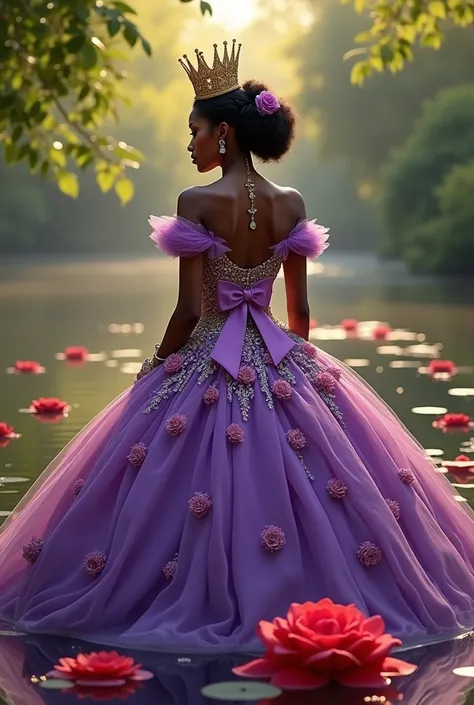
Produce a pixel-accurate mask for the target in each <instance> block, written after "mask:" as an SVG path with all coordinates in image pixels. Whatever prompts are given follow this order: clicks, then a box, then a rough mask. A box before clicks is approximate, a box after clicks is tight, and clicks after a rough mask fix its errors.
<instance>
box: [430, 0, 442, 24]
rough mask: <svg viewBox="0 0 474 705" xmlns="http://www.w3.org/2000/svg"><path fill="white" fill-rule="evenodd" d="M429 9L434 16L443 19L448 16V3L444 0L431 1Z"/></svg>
mask: <svg viewBox="0 0 474 705" xmlns="http://www.w3.org/2000/svg"><path fill="white" fill-rule="evenodd" d="M428 11H429V12H430V13H431V14H432V15H433V17H439V19H441V20H444V18H445V17H446V5H445V4H444V2H442V0H437V1H436V2H430V3H429V4H428Z"/></svg>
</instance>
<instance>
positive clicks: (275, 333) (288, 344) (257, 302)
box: [211, 279, 295, 379]
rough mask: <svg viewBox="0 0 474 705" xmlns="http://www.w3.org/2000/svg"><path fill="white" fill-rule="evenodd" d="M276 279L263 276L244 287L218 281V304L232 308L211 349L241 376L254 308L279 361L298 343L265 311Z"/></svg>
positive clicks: (276, 361)
mask: <svg viewBox="0 0 474 705" xmlns="http://www.w3.org/2000/svg"><path fill="white" fill-rule="evenodd" d="M272 288H273V279H261V280H260V281H258V282H256V283H255V284H252V285H251V286H249V287H248V288H246V289H244V288H243V287H241V286H239V285H238V284H234V282H229V281H223V280H219V281H218V282H217V289H216V294H217V308H218V310H219V311H222V312H227V311H230V313H229V317H228V318H227V321H226V322H225V324H224V327H223V329H222V331H221V334H220V336H219V338H218V339H217V342H216V344H215V346H214V350H213V351H212V353H211V357H212V359H213V360H215V361H216V362H218V363H219V364H220V365H222V367H224V368H225V369H226V370H227V372H229V374H231V375H232V377H233V378H234V379H237V376H238V374H239V368H240V360H241V357H242V347H243V344H244V337H245V329H246V326H247V315H248V313H249V312H250V313H251V315H252V318H253V320H254V321H255V324H256V326H257V328H258V330H259V331H260V334H261V336H262V338H263V340H264V341H265V344H266V346H267V348H268V351H269V353H270V355H271V357H272V360H273V362H274V363H275V365H278V363H280V362H281V361H282V360H283V358H284V357H285V355H287V354H288V353H289V352H290V350H291V349H292V348H293V347H294V345H295V342H294V341H293V340H292V339H291V338H290V337H289V336H288V335H287V334H286V333H285V331H283V330H282V329H281V328H279V327H278V326H277V324H276V323H275V322H274V321H272V319H271V318H270V317H269V316H267V314H266V313H265V312H264V311H262V309H263V308H266V307H267V306H269V304H270V300H271V297H272Z"/></svg>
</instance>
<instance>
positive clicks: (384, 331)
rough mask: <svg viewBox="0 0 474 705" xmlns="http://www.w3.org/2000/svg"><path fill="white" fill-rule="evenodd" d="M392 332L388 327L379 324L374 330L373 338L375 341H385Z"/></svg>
mask: <svg viewBox="0 0 474 705" xmlns="http://www.w3.org/2000/svg"><path fill="white" fill-rule="evenodd" d="M391 331H392V329H391V328H390V326H387V325H384V324H382V323H381V324H380V325H378V326H375V328H374V338H375V340H385V338H386V337H387V335H388V334H389V333H390V332H391Z"/></svg>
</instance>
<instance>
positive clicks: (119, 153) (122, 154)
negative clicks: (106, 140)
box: [113, 142, 145, 162]
mask: <svg viewBox="0 0 474 705" xmlns="http://www.w3.org/2000/svg"><path fill="white" fill-rule="evenodd" d="M113 155H114V156H115V157H118V158H119V159H131V160H134V161H137V162H141V161H143V160H144V159H145V155H144V154H143V153H142V152H140V150H139V149H136V147H130V145H128V144H127V145H124V143H123V142H121V143H120V144H119V145H117V146H116V147H114V150H113Z"/></svg>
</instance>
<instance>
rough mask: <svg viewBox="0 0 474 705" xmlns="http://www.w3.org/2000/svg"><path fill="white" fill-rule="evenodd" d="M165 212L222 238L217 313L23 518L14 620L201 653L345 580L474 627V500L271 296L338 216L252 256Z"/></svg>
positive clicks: (16, 530)
mask: <svg viewBox="0 0 474 705" xmlns="http://www.w3.org/2000/svg"><path fill="white" fill-rule="evenodd" d="M151 224H152V226H153V229H154V233H153V235H152V239H153V240H154V241H155V243H156V244H157V245H158V247H160V248H161V249H162V250H163V251H165V252H166V253H168V254H170V255H173V256H192V255H194V254H196V253H198V252H206V255H207V256H206V261H205V269H204V284H203V294H202V316H201V319H200V321H199V323H198V325H197V327H196V329H195V331H194V333H193V335H192V336H191V338H190V340H189V342H188V343H187V344H186V345H185V346H184V347H183V348H182V349H181V350H180V351H179V352H178V353H176V354H174V355H170V356H169V358H168V359H167V361H166V363H165V364H164V365H162V366H160V367H158V368H156V369H154V370H151V371H149V372H148V374H143V376H142V377H141V379H139V380H138V381H137V382H136V383H135V384H134V385H133V386H132V387H131V388H130V389H129V390H127V391H126V392H124V393H123V394H122V395H120V396H119V397H118V398H117V399H116V400H115V401H113V402H112V403H111V404H110V406H108V407H107V408H106V409H105V410H104V411H103V412H102V413H101V414H100V415H99V416H98V417H97V418H95V419H94V420H93V421H92V422H91V423H90V424H89V425H88V426H86V427H85V428H84V429H83V430H82V431H81V432H80V433H79V434H78V435H77V436H76V438H75V439H74V440H73V441H71V443H69V445H68V446H67V447H66V448H65V449H64V450H63V451H62V452H61V453H60V455H59V456H58V457H57V458H56V459H55V460H54V461H53V463H52V464H51V465H50V466H49V467H48V468H47V469H46V470H45V471H44V473H43V474H42V475H41V477H40V478H39V479H38V481H37V482H36V483H35V485H34V486H33V487H32V488H31V489H30V491H29V492H28V493H27V495H26V496H25V497H24V499H23V500H22V501H21V502H20V504H19V505H18V507H17V508H16V509H15V510H14V511H13V513H12V515H11V516H10V517H9V518H8V520H7V521H6V522H5V524H4V526H3V527H2V530H1V534H0V618H1V619H2V620H3V621H4V622H7V623H10V624H13V625H14V628H15V629H17V630H22V631H28V632H41V633H56V634H70V635H74V636H77V637H82V638H85V639H88V640H89V641H95V640H96V641H99V642H103V643H114V644H118V645H124V646H128V647H130V648H153V649H161V650H165V651H173V650H174V651H181V652H193V651H194V652H213V651H214V652H232V651H249V650H257V649H258V648H259V642H258V640H257V638H256V636H255V627H256V625H257V623H258V622H259V620H261V619H273V618H274V617H275V616H278V615H284V614H286V611H287V609H288V607H289V605H290V603H292V602H304V601H306V600H311V601H317V600H319V599H321V598H323V597H325V596H329V597H330V598H332V599H333V600H334V601H335V602H339V603H344V604H347V603H355V604H356V605H357V606H358V607H359V608H360V609H361V610H362V611H363V612H365V613H367V614H370V615H373V614H381V615H382V616H383V618H384V619H385V622H386V627H387V630H388V631H390V632H392V633H393V634H394V635H395V636H397V637H399V638H400V639H402V641H403V642H404V643H405V644H406V645H411V644H414V643H423V642H429V641H432V640H439V639H443V638H448V637H451V636H453V635H456V634H459V633H461V632H463V631H465V630H467V629H470V628H471V627H473V626H474V522H473V513H472V511H471V510H470V509H469V508H466V505H465V504H464V505H461V504H460V503H459V502H458V501H456V497H457V495H456V492H455V491H454V490H453V488H452V487H451V486H450V484H449V483H448V481H447V480H446V479H445V478H444V477H443V476H442V475H441V474H439V473H438V472H437V470H436V467H435V466H434V465H433V463H432V462H431V461H430V460H429V459H427V458H426V456H425V453H424V451H423V449H422V448H421V447H420V446H419V445H418V444H417V442H416V441H415V440H414V439H413V438H412V437H411V436H410V434H409V433H408V431H407V430H406V429H405V428H404V427H403V426H402V424H401V423H400V421H399V420H398V419H397V418H396V417H395V415H394V414H393V413H392V411H390V409H388V408H387V406H386V405H385V404H384V403H383V402H382V401H381V400H380V398H379V397H378V396H377V395H376V394H375V393H374V392H373V390H372V389H370V388H369V387H368V385H366V384H365V383H364V382H363V381H362V380H361V378H360V377H358V376H357V375H356V374H355V373H354V372H352V371H351V370H349V369H348V368H347V367H345V366H343V365H342V364H341V363H340V362H338V361H337V360H335V359H334V358H332V357H331V356H330V355H328V354H326V353H324V352H322V351H320V350H317V349H316V348H315V347H314V346H313V345H311V344H310V343H307V342H305V341H304V340H302V339H300V338H298V337H297V336H295V335H294V334H293V333H291V332H290V331H289V330H288V329H287V328H286V327H285V326H284V325H283V324H282V323H280V322H279V321H277V320H276V319H275V317H274V316H273V314H272V312H271V308H270V299H271V292H272V285H273V282H274V280H275V278H276V276H277V273H278V271H279V269H280V267H281V264H282V261H283V260H284V259H285V257H286V256H287V255H288V253H289V251H290V250H291V251H294V252H297V253H298V254H300V255H304V256H307V257H316V256H318V255H319V254H321V252H322V251H323V250H324V248H325V246H326V239H327V234H326V232H327V231H326V230H325V229H324V228H321V227H320V226H318V225H316V224H315V223H314V222H309V221H301V222H300V223H299V224H298V225H297V226H296V227H295V228H294V229H293V230H292V231H291V232H290V233H289V235H288V237H287V238H286V239H285V240H284V241H282V242H280V243H279V244H278V245H276V246H275V247H274V248H273V252H272V254H271V256H270V257H269V259H268V260H267V261H266V262H265V263H263V264H261V265H259V266H258V267H254V268H252V269H242V268H241V267H238V266H237V265H235V264H233V263H232V262H231V260H230V259H229V257H228V256H227V254H226V253H227V251H228V250H229V248H228V247H227V246H226V244H225V242H224V241H223V240H222V239H221V238H219V237H217V236H215V235H214V234H213V233H211V232H208V231H207V230H205V229H204V228H203V227H201V226H197V225H194V224H192V223H190V222H188V221H186V220H184V219H181V218H152V219H151ZM146 371H147V368H146V367H145V368H144V372H146Z"/></svg>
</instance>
